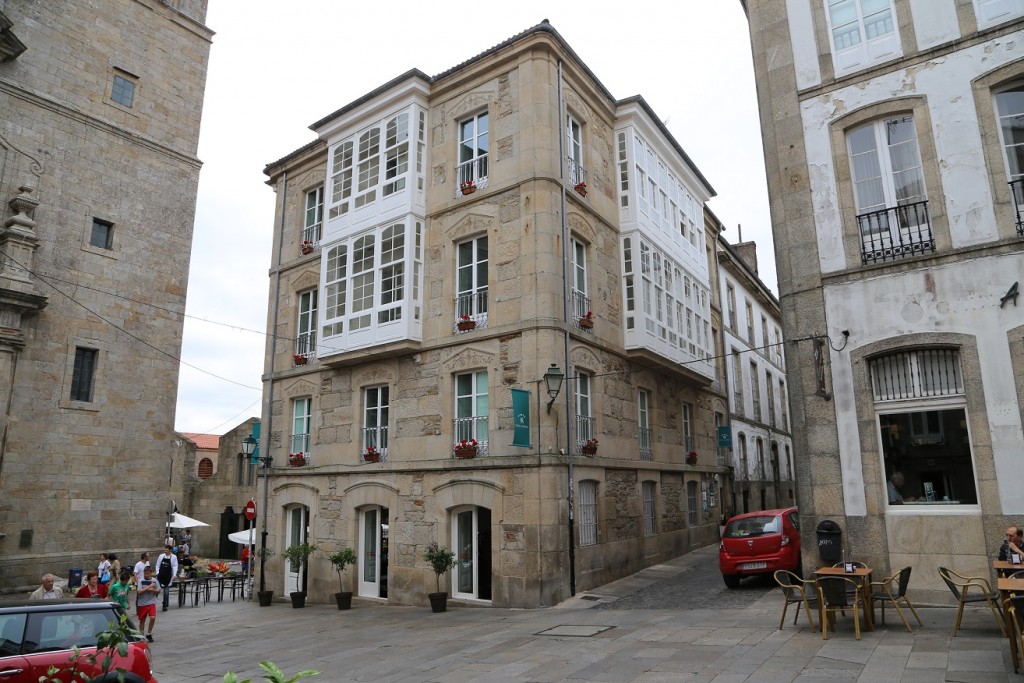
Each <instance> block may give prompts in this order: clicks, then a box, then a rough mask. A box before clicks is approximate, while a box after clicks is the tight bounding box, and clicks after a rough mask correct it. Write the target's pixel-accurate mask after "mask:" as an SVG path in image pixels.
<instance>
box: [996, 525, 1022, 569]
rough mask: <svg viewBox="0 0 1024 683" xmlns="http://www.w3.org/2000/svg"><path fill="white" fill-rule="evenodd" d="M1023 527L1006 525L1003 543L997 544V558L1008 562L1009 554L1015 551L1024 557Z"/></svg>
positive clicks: (1009, 559)
mask: <svg viewBox="0 0 1024 683" xmlns="http://www.w3.org/2000/svg"><path fill="white" fill-rule="evenodd" d="M1022 548H1024V529H1022V528H1021V527H1019V526H1008V527H1006V538H1004V539H1003V544H1002V545H1001V546H999V558H998V559H999V560H1002V561H1003V562H1010V561H1011V555H1012V554H1013V553H1016V554H1017V555H1020V556H1022V559H1024V549H1022Z"/></svg>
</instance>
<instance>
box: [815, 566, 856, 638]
mask: <svg viewBox="0 0 1024 683" xmlns="http://www.w3.org/2000/svg"><path fill="white" fill-rule="evenodd" d="M815 583H817V584H818V600H820V602H821V638H822V640H826V639H828V624H832V628H833V630H835V624H836V612H841V613H842V614H844V615H845V614H846V610H848V609H852V610H853V624H854V632H855V633H856V634H857V640H860V599H859V597H858V595H857V592H859V591H860V587H859V586H858V585H857V582H856V581H854V580H853V579H848V578H846V577H845V576H819V577H818V579H817V580H816V581H815ZM851 586H852V587H853V589H854V595H853V596H852V599H851V595H850V593H849V592H848V591H849V590H850V587H851Z"/></svg>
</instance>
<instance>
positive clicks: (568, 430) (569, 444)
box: [558, 59, 576, 596]
mask: <svg viewBox="0 0 1024 683" xmlns="http://www.w3.org/2000/svg"><path fill="white" fill-rule="evenodd" d="M564 128H565V112H564V102H563V100H562V60H561V59H559V60H558V178H559V180H561V181H562V182H561V185H562V317H563V321H564V323H565V327H564V328H563V340H564V344H565V381H566V387H565V457H566V460H567V462H568V477H569V487H568V488H569V492H568V502H569V595H570V596H574V595H576V532H575V519H574V517H575V511H574V508H575V505H574V497H575V493H574V488H575V482H574V481H573V471H572V465H573V462H572V459H573V450H574V448H573V438H572V432H573V414H572V396H573V392H572V382H573V380H574V379H575V376H574V375H573V371H572V366H571V365H570V364H569V293H570V292H569V225H568V223H567V222H566V219H565V205H566V202H565V164H564V160H565V130H564Z"/></svg>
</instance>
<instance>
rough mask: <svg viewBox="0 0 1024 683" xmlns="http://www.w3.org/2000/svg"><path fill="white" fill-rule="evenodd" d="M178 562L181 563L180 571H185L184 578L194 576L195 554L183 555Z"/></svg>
mask: <svg viewBox="0 0 1024 683" xmlns="http://www.w3.org/2000/svg"><path fill="white" fill-rule="evenodd" d="M179 564H180V565H181V571H183V572H184V573H185V578H186V579H192V578H195V575H196V556H195V555H185V556H184V557H182V558H181V562H180V563H179Z"/></svg>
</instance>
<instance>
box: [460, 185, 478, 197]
mask: <svg viewBox="0 0 1024 683" xmlns="http://www.w3.org/2000/svg"><path fill="white" fill-rule="evenodd" d="M474 192H476V185H466V186H465V187H463V188H462V194H463V195H467V194H473V193H474Z"/></svg>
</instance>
